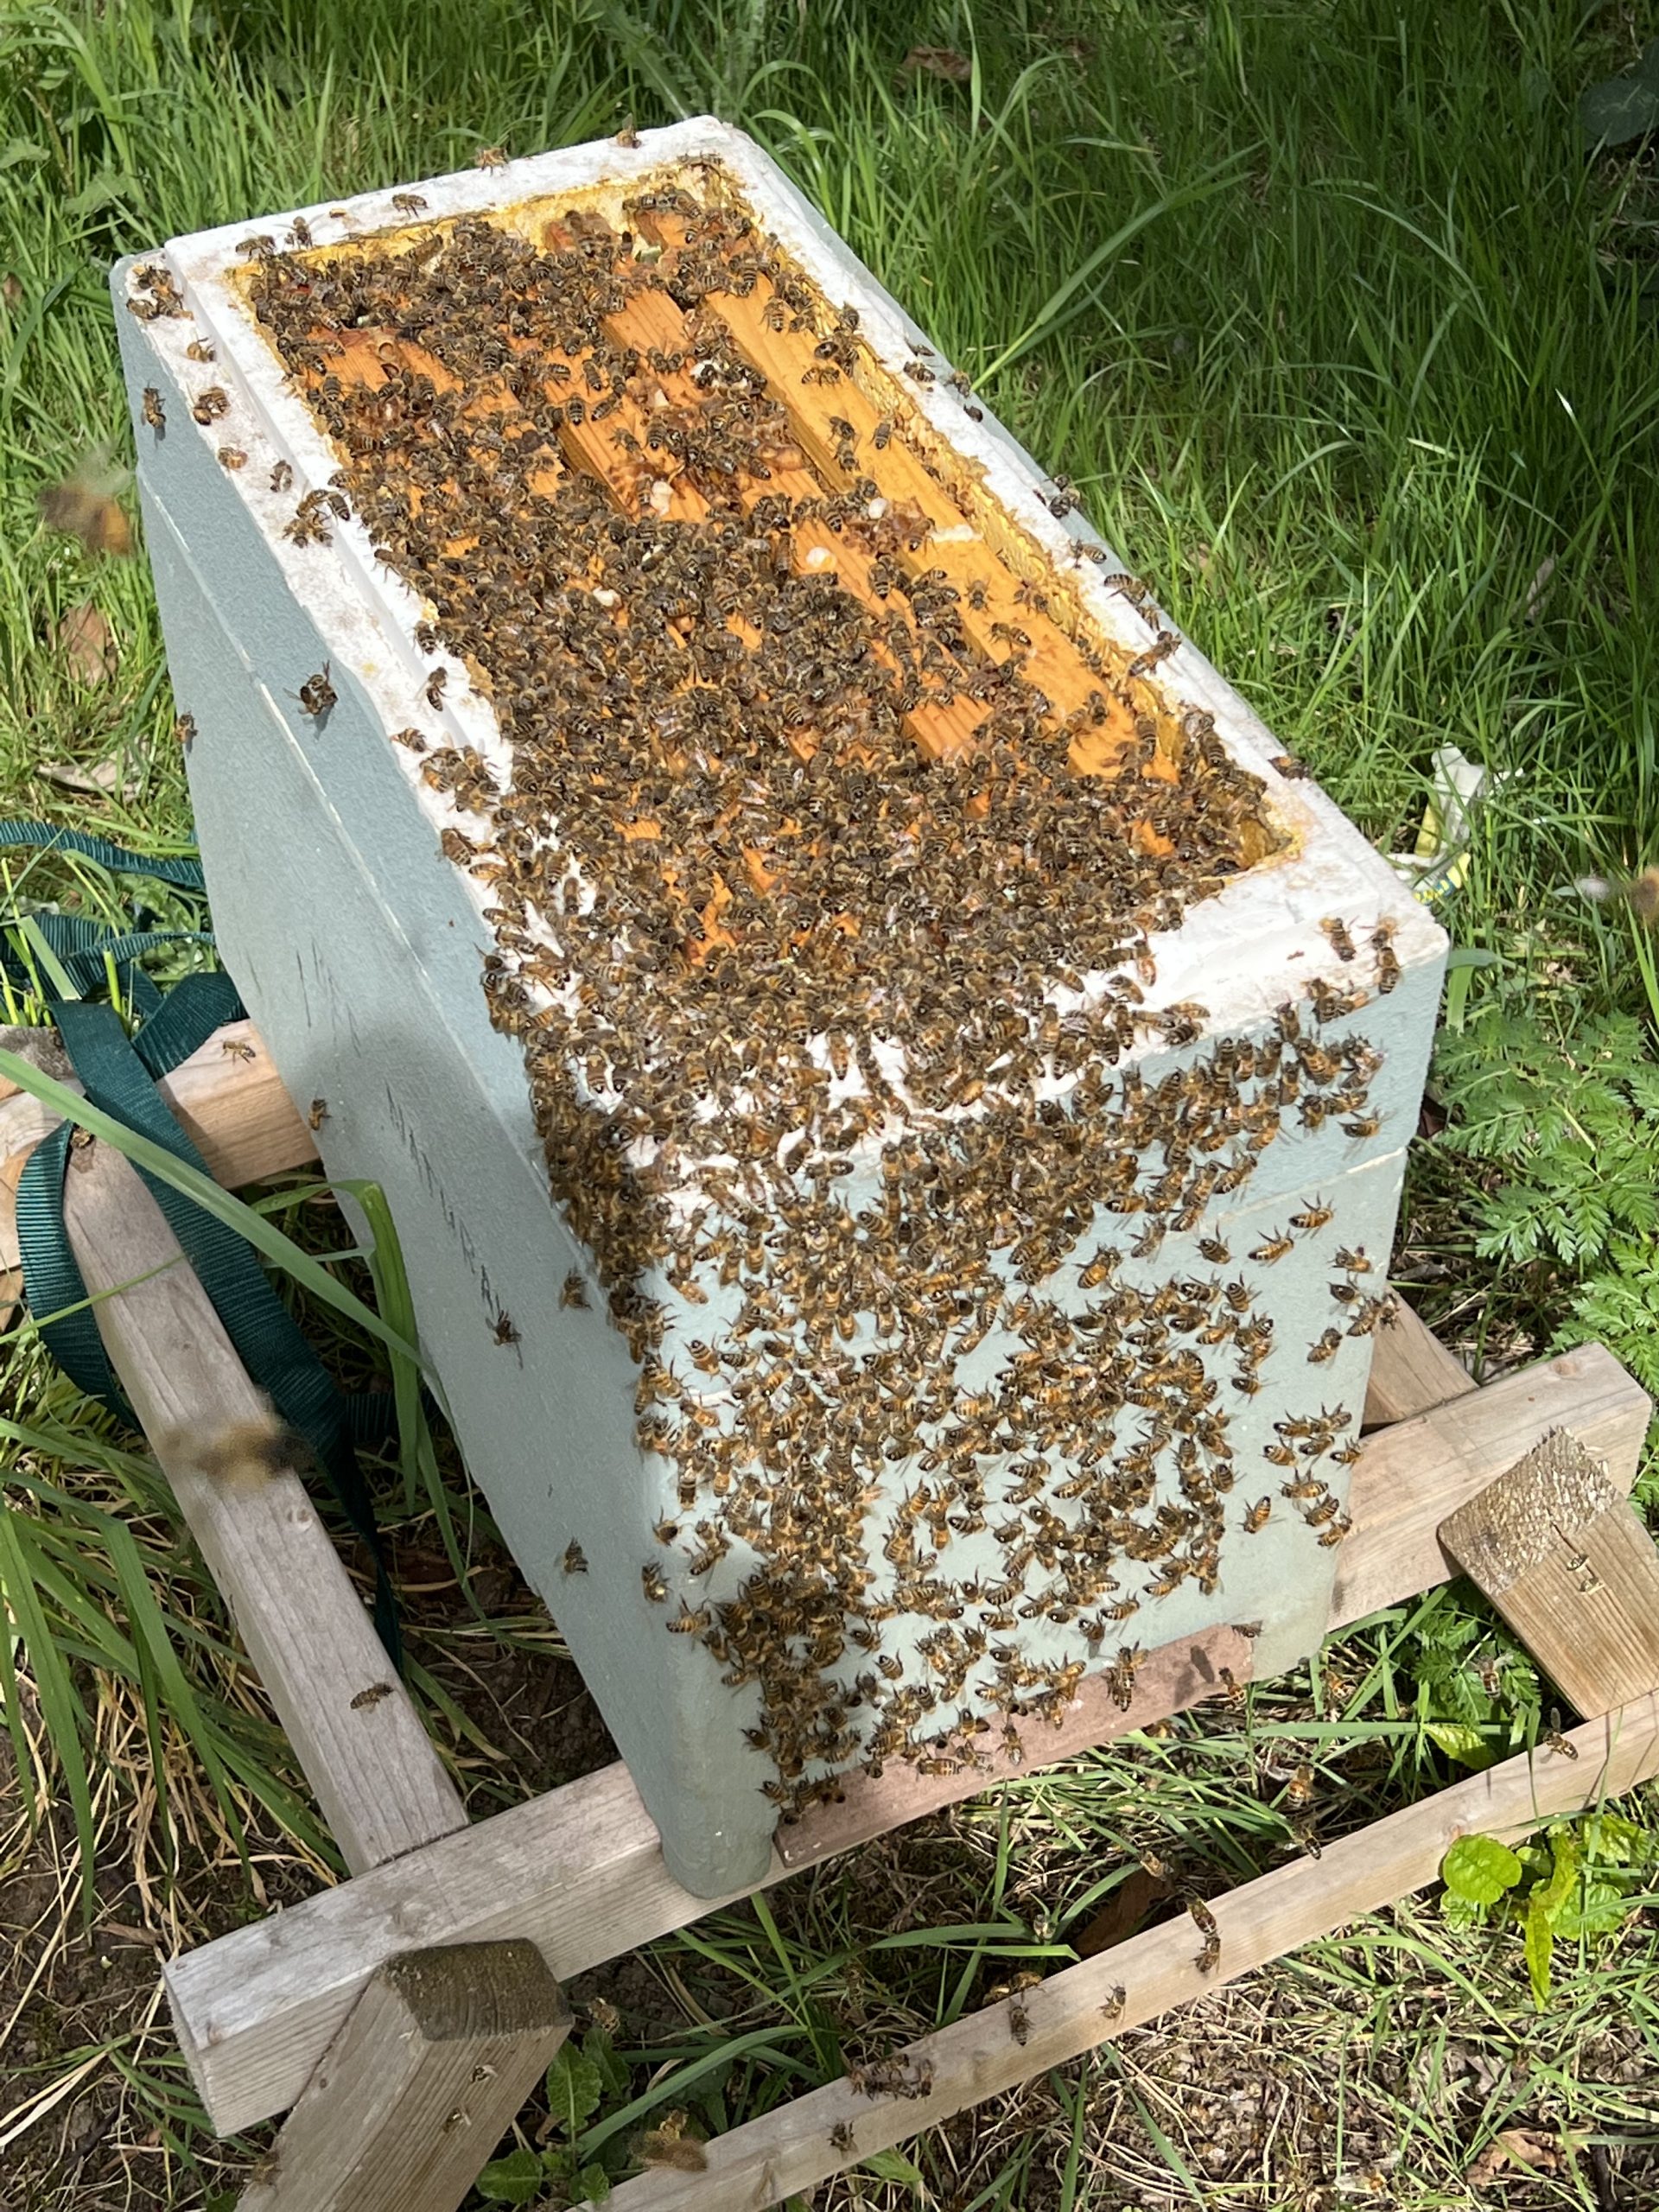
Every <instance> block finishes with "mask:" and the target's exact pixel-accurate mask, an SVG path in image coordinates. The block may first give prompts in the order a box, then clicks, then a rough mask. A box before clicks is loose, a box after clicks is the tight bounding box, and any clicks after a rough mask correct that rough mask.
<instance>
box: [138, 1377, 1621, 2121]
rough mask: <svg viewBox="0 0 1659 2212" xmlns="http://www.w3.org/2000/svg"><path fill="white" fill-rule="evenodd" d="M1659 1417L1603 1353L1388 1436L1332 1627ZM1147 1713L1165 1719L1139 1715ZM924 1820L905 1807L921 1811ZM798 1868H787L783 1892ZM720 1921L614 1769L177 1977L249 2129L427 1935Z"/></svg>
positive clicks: (195, 1959) (199, 2073) (209, 1948)
mask: <svg viewBox="0 0 1659 2212" xmlns="http://www.w3.org/2000/svg"><path fill="white" fill-rule="evenodd" d="M1489 1404H1490V1406H1491V1427H1492V1428H1493V1429H1494V1430H1495V1431H1496V1432H1497V1433H1498V1434H1499V1435H1500V1436H1501V1437H1502V1438H1503V1439H1504V1440H1505V1441H1503V1443H1502V1444H1500V1445H1499V1446H1498V1447H1497V1449H1494V1448H1493V1447H1492V1446H1491V1442H1490V1440H1489V1438H1488V1436H1487V1433H1486V1424H1485V1422H1484V1420H1483V1419H1482V1418H1480V1416H1481V1415H1482V1414H1483V1413H1484V1409H1486V1408H1488V1406H1489ZM1647 1412H1648V1402H1647V1400H1646V1398H1645V1397H1644V1395H1643V1393H1642V1392H1641V1391H1640V1390H1639V1389H1637V1386H1636V1384H1635V1383H1632V1382H1631V1381H1630V1378H1629V1377H1628V1376H1626V1375H1625V1374H1624V1371H1623V1370H1622V1369H1620V1368H1619V1367H1618V1364H1617V1363H1616V1362H1615V1361H1614V1360H1613V1359H1612V1358H1611V1357H1610V1355H1609V1354H1608V1353H1606V1352H1605V1351H1601V1350H1600V1349H1599V1347H1597V1348H1592V1349H1589V1350H1586V1351H1576V1352H1570V1353H1567V1354H1564V1355H1563V1356H1562V1357H1560V1359H1555V1360H1548V1361H1545V1362H1544V1363H1542V1364H1541V1366H1539V1367H1536V1368H1534V1369H1531V1370H1529V1371H1528V1372H1527V1373H1525V1374H1522V1375H1517V1376H1510V1377H1509V1378H1507V1379H1506V1380H1505V1381H1504V1382H1503V1383H1496V1384H1493V1385H1492V1386H1491V1388H1490V1389H1486V1390H1484V1391H1482V1392H1481V1393H1480V1395H1479V1397H1478V1399H1477V1400H1474V1401H1465V1402H1460V1403H1456V1404H1452V1405H1449V1406H1444V1407H1441V1408H1439V1409H1437V1410H1436V1411H1435V1412H1433V1413H1431V1414H1427V1415H1425V1416H1424V1417H1423V1418H1422V1419H1421V1420H1420V1421H1413V1422H1411V1423H1408V1425H1407V1427H1406V1428H1405V1429H1403V1430H1395V1431H1387V1432H1384V1433H1383V1434H1381V1435H1379V1436H1376V1437H1375V1438H1373V1439H1371V1440H1370V1442H1368V1443H1367V1444H1366V1445H1365V1446H1364V1447H1363V1452H1362V1454H1361V1458H1360V1461H1359V1464H1358V1465H1357V1468H1356V1470H1355V1473H1356V1478H1357V1479H1356V1486H1355V1497H1356V1500H1357V1504H1356V1518H1357V1523H1358V1525H1357V1527H1356V1529H1355V1531H1354V1534H1353V1535H1351V1537H1350V1538H1349V1540H1348V1541H1347V1543H1346V1544H1344V1547H1343V1554H1344V1569H1345V1572H1346V1579H1347V1584H1348V1588H1349V1592H1350V1595H1351V1599H1352V1598H1355V1597H1357V1599H1358V1600H1359V1602H1357V1603H1351V1605H1350V1608H1349V1610H1347V1611H1344V1612H1341V1613H1340V1614H1339V1618H1338V1622H1337V1623H1335V1624H1340V1622H1341V1621H1344V1620H1350V1619H1352V1618H1356V1617H1357V1615H1358V1614H1359V1613H1362V1612H1365V1611H1372V1610H1374V1609H1375V1607H1376V1606H1377V1605H1386V1604H1391V1603H1394V1602H1396V1601H1397V1600H1399V1599H1402V1598H1406V1597H1409V1596H1411V1595H1413V1594H1414V1593H1415V1592H1419V1591H1421V1590H1425V1589H1429V1588H1432V1587H1433V1585H1435V1584H1436V1583H1439V1582H1442V1581H1444V1580H1446V1575H1447V1573H1449V1572H1450V1571H1451V1570H1450V1568H1449V1567H1448V1566H1447V1563H1446V1559H1445V1556H1444V1554H1442V1552H1441V1550H1440V1544H1439V1541H1438V1540H1437V1538H1436V1536H1435V1533H1434V1532H1435V1529H1436V1527H1437V1525H1438V1522H1439V1521H1440V1518H1441V1517H1442V1516H1443V1513H1444V1511H1445V1508H1446V1502H1447V1501H1450V1500H1457V1499H1461V1498H1463V1497H1469V1496H1471V1495H1472V1494H1473V1493H1474V1491H1477V1490H1478V1489H1480V1488H1481V1487H1483V1486H1484V1484H1486V1483H1487V1482H1489V1481H1490V1480H1491V1478H1492V1476H1493V1475H1494V1474H1495V1473H1497V1472H1498V1471H1500V1470H1501V1469H1502V1468H1503V1467H1504V1466H1507V1465H1510V1462H1511V1461H1512V1460H1514V1459H1516V1458H1518V1457H1519V1455H1520V1453H1521V1452H1522V1451H1524V1450H1526V1449H1527V1448H1528V1447H1529V1446H1530V1445H1532V1444H1534V1443H1535V1442H1536V1441H1537V1440H1538V1439H1539V1438H1540V1437H1541V1435H1543V1434H1544V1433H1546V1432H1547V1431H1548V1430H1549V1429H1550V1428H1553V1427H1560V1426H1568V1427H1573V1428H1574V1429H1576V1430H1579V1431H1580V1433H1585V1434H1586V1440H1591V1439H1593V1440H1594V1441H1593V1443H1592V1448H1593V1449H1595V1450H1596V1451H1598V1452H1600V1453H1601V1454H1602V1456H1603V1457H1604V1458H1606V1459H1609V1460H1610V1461H1612V1462H1614V1463H1615V1466H1616V1471H1617V1472H1618V1476H1619V1479H1620V1480H1621V1481H1623V1482H1625V1483H1626V1484H1628V1481H1629V1479H1630V1478H1631V1476H1633V1471H1634V1468H1635V1464H1636V1454H1637V1449H1638V1448H1639V1445H1640V1441H1641V1438H1642V1435H1643V1431H1644V1428H1645V1425H1646V1421H1647ZM1402 1437H1403V1438H1404V1439H1405V1448H1404V1449H1403V1450H1401V1449H1400V1448H1398V1447H1397V1446H1396V1444H1395V1440H1396V1439H1398V1438H1402ZM1379 1593H1380V1594H1379ZM1333 1625H1334V1624H1333ZM1137 1717H1138V1718H1139V1719H1141V1722H1142V1724H1144V1721H1146V1720H1150V1719H1153V1718H1154V1715H1153V1714H1152V1713H1149V1712H1147V1713H1142V1712H1141V1709H1140V1708H1139V1707H1137ZM980 1787H981V1784H980V1783H979V1781H978V1780H977V1778H976V1777H974V1776H973V1775H971V1774H968V1773H963V1774H958V1775H955V1776H951V1777H944V1778H943V1779H941V1780H939V1781H938V1789H939V1792H940V1795H939V1796H938V1797H937V1798H936V1799H933V1800H932V1801H931V1802H934V1803H941V1804H943V1803H949V1802H953V1801H954V1800H956V1799H958V1798H961V1797H964V1796H970V1795H972V1794H974V1792H975V1791H976V1790H977V1789H979V1788H980ZM848 1803H849V1805H852V1806H854V1807H855V1813H854V1815H853V1816H852V1818H851V1819H849V1821H848V1825H847V1827H844V1828H843V1829H842V1831H841V1832H840V1837H839V1841H832V1842H831V1843H830V1844H829V1846H828V1848H838V1847H842V1845H844V1844H845V1843H846V1842H849V1841H851V1840H855V1835H856V1834H857V1833H858V1832H859V1831H858V1828H857V1816H856V1800H855V1796H854V1795H853V1793H849V1798H848ZM919 1809H921V1807H920V1806H919V1805H917V1804H913V1803H912V1804H910V1805H907V1807H906V1816H909V1815H911V1814H913V1813H914V1812H915V1811H917V1810H919ZM846 1817H847V1815H846V1811H845V1808H842V1807H834V1806H831V1807H825V1808H815V1809H814V1810H813V1812H812V1813H810V1814H809V1815H806V1816H805V1817H804V1819H803V1820H802V1821H801V1823H800V1826H799V1827H798V1829H797V1830H795V1831H794V1832H792V1834H791V1840H790V1850H791V1857H792V1858H793V1859H795V1860H796V1862H797V1863H799V1862H800V1861H802V1860H804V1859H808V1858H813V1857H819V1856H822V1855H823V1854H822V1853H819V1852H817V1851H816V1850H815V1849H814V1848H813V1846H812V1833H813V1823H814V1821H823V1822H824V1823H825V1824H826V1827H827V1828H828V1829H829V1831H830V1832H831V1834H834V1831H835V1823H836V1821H837V1820H839V1819H843V1818H846ZM787 1871H788V1869H787V1867H786V1866H785V1861H784V1859H782V1857H781V1856H777V1857H775V1858H774V1862H773V1865H772V1869H771V1870H770V1872H769V1873H768V1875H767V1878H766V1879H767V1882H772V1881H775V1880H777V1879H778V1878H780V1877H781V1876H782V1875H783V1874H784V1873H785V1872H787ZM760 1886H765V1885H760ZM711 1910H714V1904H713V1902H712V1901H710V1900H709V1899H707V1898H701V1897H692V1896H691V1895H690V1893H689V1892H688V1891H684V1890H682V1889H681V1888H679V1886H678V1885H677V1884H676V1883H675V1882H673V1881H672V1880H671V1878H670V1877H669V1875H668V1873H667V1872H666V1870H665V1869H664V1866H663V1863H662V1854H661V1852H660V1850H659V1848H658V1840H657V1834H656V1830H655V1829H654V1828H653V1827H652V1824H651V1821H650V1820H649V1818H648V1817H647V1816H646V1814H645V1808H644V1807H643V1806H642V1805H641V1804H640V1802H639V1795H638V1793H637V1792H636V1790H635V1789H634V1787H633V1784H632V1782H631V1781H630V1780H629V1778H628V1775H627V1772H626V1769H625V1768H623V1767H621V1766H620V1765H617V1766H613V1767H608V1768H607V1769H606V1770H604V1772H603V1773H601V1774H596V1775H592V1776H589V1777H588V1778H587V1779H586V1780H584V1781H582V1782H577V1783H570V1784H569V1785H567V1787H566V1788H564V1789H558V1790H555V1791H553V1792H552V1793H551V1794H550V1795H549V1796H545V1797H539V1798H536V1799H533V1800H532V1801H531V1802H530V1803H528V1804H524V1805H519V1806H516V1807H515V1808H513V1809H512V1811H510V1812H506V1813H501V1814H498V1815H496V1816H495V1817H494V1818H493V1819H492V1820H488V1821H480V1822H479V1823H478V1824H477V1826H476V1827H473V1828H471V1829H470V1830H468V1831H467V1834H464V1835H458V1836H452V1837H448V1838H445V1839H443V1840H440V1841H438V1842H436V1843H434V1844H432V1845H429V1847H427V1848H426V1849H424V1850H423V1851H419V1852H416V1853H412V1854H411V1855H410V1857H409V1858H408V1859H405V1860H404V1862H403V1863H402V1864H401V1865H399V1866H387V1867H383V1868H381V1869H380V1870H379V1871H378V1872H374V1873H371V1874H368V1875H365V1876H361V1877H359V1878H358V1879H357V1880H356V1881H353V1882H351V1883H348V1884H346V1885H345V1886H344V1887H342V1888H340V1889H337V1890H331V1891H325V1892H324V1893H323V1894H322V1895H321V1896H320V1897H312V1898H310V1899H308V1901H307V1902H306V1903H305V1904H301V1905H296V1906H293V1907H291V1908H290V1909H289V1910H288V1911H286V1912H284V1913H282V1914H281V1915H279V1916H277V1917H276V1918H274V1919H271V1920H268V1921H265V1922H264V1923H261V1924H259V1925H258V1926H256V1927H251V1928H246V1929H238V1930H237V1931H235V1932H234V1933H233V1934H232V1935H229V1936H223V1937H221V1938H220V1939H219V1941H218V1942H214V1943H211V1944H207V1945H206V1946H204V1947H203V1948H201V1949H200V1950H198V1951H194V1952H190V1953H188V1954H187V1955H185V1956H184V1957H182V1958H180V1959H176V1960H175V1961H173V1962H172V1964H171V1965H170V1966H169V1967H168V1969H167V1980H168V1994H169V1996H170V1998H171V1999H172V2004H173V2012H174V2018H175V2023H176V2024H177V2027H178V2031H179V2037H180V2041H181V2044H182V2046H183V2048H184V2050H185V2054H186V2056H187V2057H188V2060H189V2063H190V2067H191V2071H192V2073H193V2075H194V2079H195V2082H196V2085H197V2088H198V2089H199V2090H200V2093H201V2094H202V2097H203V2099H204V2101H205V2102H206V2104H207V2109H208V2111H209V2113H211V2114H212V2116H213V2123H214V2125H215V2126H216V2127H218V2128H219V2130H220V2131H221V2132H224V2133H232V2132H234V2131H235V2130H236V2129H238V2128H241V2127H245V2126H250V2125H251V2123H252V2122H254V2121H256V2120H264V2119H268V2118H269V2117H270V2115H271V2114H272V2113H277V2112H281V2111H283V2110H284V2109H285V2108H286V2107H288V2106H289V2104H291V2103H292V2102H293V2101H294V2099H295V2098H296V2096H297V2095H298V2094H299V2093H300V2091H301V2090H302V2088H303V2087H304V2085H305V2082H306V2078H307V2076H308V2074H309V2072H310V2070H311V2069H312V2067H313V2066H314V2065H315V2063H316V2060H317V2058H318V2056H320V2055H321V2051H322V2050H323V2049H324V2048H325V2046H326V2045H327V2042H328V2039H329V2037H331V2036H333V2035H334V2032H335V2031H336V2030H337V2029H338V2028H339V2026H340V2023H341V2021H342V2020H343V2019H344V2018H345V2017H346V2013H347V2012H349V2011H350V2008H351V2005H352V2004H353V2000H354V1999H355V1998H356V1996H357V1994H358V1993H359V1990H360V1989H361V1988H362V1987H363V1986H364V1985H365V1983H366V1981H367V1980H368V1978H369V1976H370V1975H371V1974H372V1973H373V1972H374V1970H375V1968H376V1967H378V1965H379V1964H380V1963H381V1961H383V1960H385V1959H387V1958H390V1957H391V1955H393V1954H394V1953H395V1952H397V1951H398V1950H400V1949H403V1948H407V1947H408V1946H409V1945H410V1944H413V1943H442V1942H467V1941H473V1940H479V1939H484V1938H488V1937H492V1936H505V1935H523V1936H528V1937H529V1938H530V1939H531V1941H532V1942H535V1943H536V1944H537V1947H538V1948H540V1949H541V1951H542V1953H543V1956H544V1957H545V1958H546V1960H547V1961H548V1964H549V1965H550V1967H551V1968H552V1970H553V1972H554V1973H555V1974H556V1975H557V1976H558V1977H559V1978H560V1980H569V1977H570V1976H571V1975H573V1974H579V1973H582V1972H583V1971H585V1970H586V1969H587V1968H588V1967H594V1966H597V1965H600V1964H601V1963H602V1962H603V1961H606V1960H607V1959H611V1958H614V1957H616V1956H617V1955H618V1954H619V1953H620V1952H623V1951H626V1950H631V1949H632V1948H634V1947H635V1946H637V1945H639V1944H641V1943H646V1942H651V1941H652V1938H653V1937H655V1936H662V1935H665V1934H667V1933H668V1932H669V1931H670V1930H671V1929H675V1928H683V1927H684V1926H686V1925H687V1924H688V1923H690V1922H691V1921H694V1920H696V1919H698V1918H700V1917H701V1916H702V1915H703V1914H704V1913H706V1912H709V1911H711ZM1027 2070H1030V2069H1027Z"/></svg>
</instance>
